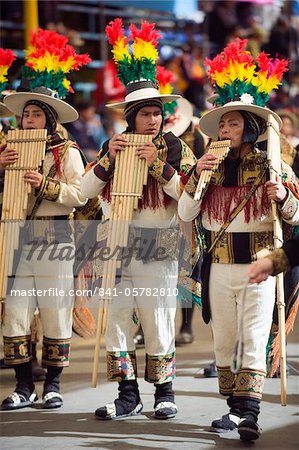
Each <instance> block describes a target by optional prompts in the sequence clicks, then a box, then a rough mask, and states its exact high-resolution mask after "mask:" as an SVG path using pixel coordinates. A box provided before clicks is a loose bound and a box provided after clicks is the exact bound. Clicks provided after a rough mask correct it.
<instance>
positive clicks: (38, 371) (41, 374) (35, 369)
mask: <svg viewBox="0 0 299 450" xmlns="http://www.w3.org/2000/svg"><path fill="white" fill-rule="evenodd" d="M31 348H32V375H33V381H44V380H45V379H46V371H45V369H43V368H42V367H41V366H40V365H39V363H38V360H37V355H36V342H32V343H31Z"/></svg>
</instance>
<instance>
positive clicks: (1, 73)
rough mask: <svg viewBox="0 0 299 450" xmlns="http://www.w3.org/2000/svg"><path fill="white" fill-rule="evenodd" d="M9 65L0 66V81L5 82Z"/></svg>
mask: <svg viewBox="0 0 299 450" xmlns="http://www.w3.org/2000/svg"><path fill="white" fill-rule="evenodd" d="M8 67H9V66H0V83H5V81H7V77H6V75H7V72H8Z"/></svg>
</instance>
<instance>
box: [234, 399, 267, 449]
mask: <svg viewBox="0 0 299 450" xmlns="http://www.w3.org/2000/svg"><path fill="white" fill-rule="evenodd" d="M240 410H241V420H240V424H239V426H238V433H239V435H240V439H241V440H242V441H255V440H256V439H258V438H259V437H260V435H261V434H262V429H261V428H260V426H259V424H258V423H257V418H258V415H259V412H260V402H259V400H255V399H252V398H245V399H244V398H243V399H242V400H241V402H240Z"/></svg>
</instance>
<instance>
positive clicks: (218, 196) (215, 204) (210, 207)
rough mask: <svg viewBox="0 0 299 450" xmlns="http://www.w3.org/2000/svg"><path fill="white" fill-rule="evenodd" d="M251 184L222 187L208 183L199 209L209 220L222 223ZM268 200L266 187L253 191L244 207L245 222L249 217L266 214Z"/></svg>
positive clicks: (268, 209)
mask: <svg viewBox="0 0 299 450" xmlns="http://www.w3.org/2000/svg"><path fill="white" fill-rule="evenodd" d="M250 189H251V185H245V186H237V187H223V186H215V185H210V186H209V187H208V190H207V192H206V195H205V196H204V198H203V200H202V206H201V211H202V213H206V214H207V215H208V218H209V221H210V222H211V221H212V220H214V221H216V222H217V223H219V224H221V225H223V224H224V223H225V222H226V221H227V220H228V218H229V215H230V213H231V212H232V211H233V210H234V209H235V207H237V206H238V205H239V204H240V203H241V201H242V200H243V198H244V197H245V196H246V195H247V193H248V192H249V191H250ZM269 211H270V202H269V200H268V196H267V192H266V188H265V187H264V186H262V189H259V190H257V191H255V192H254V193H253V194H252V195H251V197H250V199H249V200H248V202H247V203H246V205H245V207H244V217H245V223H249V221H250V219H252V218H253V219H257V218H258V217H261V216H265V215H268V214H269Z"/></svg>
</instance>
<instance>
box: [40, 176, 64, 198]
mask: <svg viewBox="0 0 299 450" xmlns="http://www.w3.org/2000/svg"><path fill="white" fill-rule="evenodd" d="M60 188H61V183H60V181H59V180H54V179H53V178H48V177H46V185H45V187H44V190H43V193H42V196H43V199H45V200H49V201H50V202H56V200H57V199H58V197H59V193H60Z"/></svg>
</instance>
